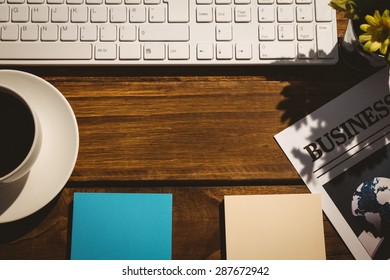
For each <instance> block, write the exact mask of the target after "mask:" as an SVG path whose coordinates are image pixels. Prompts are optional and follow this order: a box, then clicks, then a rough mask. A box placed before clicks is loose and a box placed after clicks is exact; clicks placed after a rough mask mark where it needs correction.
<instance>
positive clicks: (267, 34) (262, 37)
mask: <svg viewBox="0 0 390 280" xmlns="http://www.w3.org/2000/svg"><path fill="white" fill-rule="evenodd" d="M275 39H276V36H275V25H274V24H270V23H264V24H261V25H259V41H273V40H275Z"/></svg>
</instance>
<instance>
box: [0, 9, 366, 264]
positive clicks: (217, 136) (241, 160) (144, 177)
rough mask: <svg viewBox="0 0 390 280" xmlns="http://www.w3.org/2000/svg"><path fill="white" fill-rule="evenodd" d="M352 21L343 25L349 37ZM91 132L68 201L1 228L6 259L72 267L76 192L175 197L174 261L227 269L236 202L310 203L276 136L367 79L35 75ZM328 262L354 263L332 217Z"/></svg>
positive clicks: (178, 71)
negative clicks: (223, 213)
mask: <svg viewBox="0 0 390 280" xmlns="http://www.w3.org/2000/svg"><path fill="white" fill-rule="evenodd" d="M345 26H346V22H345V20H343V19H342V17H341V16H339V37H341V36H342V35H343V30H344V29H345ZM16 69H20V70H24V71H28V72H30V73H33V74H36V75H38V76H40V77H42V78H44V79H46V80H47V81H49V82H50V83H52V84H53V85H54V86H55V87H57V88H58V89H59V90H60V91H61V92H62V93H63V94H64V96H65V97H66V98H67V99H68V101H69V102H70V104H71V106H72V107H73V110H74V112H75V115H76V117H77V120H78V124H79V133H80V150H79V156H78V161H77V164H76V167H75V169H74V172H73V174H72V176H71V178H70V179H69V182H68V183H67V184H66V186H65V188H64V189H63V191H62V192H61V193H60V194H59V195H58V197H57V198H56V199H54V200H53V201H52V202H51V203H50V204H49V205H48V206H46V207H45V208H43V209H42V210H41V211H39V212H38V213H35V214H33V215H32V216H31V217H28V218H26V219H23V220H21V221H17V222H14V223H9V224H2V225H0V259H66V258H68V254H69V247H68V245H69V244H70V235H69V234H70V230H69V221H70V219H69V217H70V214H69V213H70V212H69V211H70V206H71V203H72V200H73V193H74V192H76V191H81V192H85V191H90V192H137V193H138V192H146V193H149V192H151V193H173V197H174V201H173V203H174V206H173V259H220V258H221V247H223V246H221V238H220V235H221V225H220V212H219V211H220V209H219V208H220V203H221V201H222V199H223V196H224V195H226V194H283V193H306V192H308V189H307V188H306V186H305V185H304V184H303V182H302V181H301V179H300V177H299V176H298V174H297V173H296V172H295V170H294V168H293V166H292V165H291V164H290V163H289V161H288V160H287V158H286V157H285V156H284V154H283V152H282V151H281V149H280V148H279V147H278V145H277V144H276V142H275V141H274V139H273V136H274V135H275V134H276V133H278V132H279V131H281V130H283V129H284V128H286V127H287V126H289V125H290V124H292V123H293V122H295V121H297V120H298V119H300V118H301V117H304V116H305V115H306V114H308V113H310V112H312V111H313V110H315V109H316V108H318V107H320V106H322V105H323V104H325V103H326V102H327V101H330V100H331V99H333V98H334V97H336V96H338V95H339V94H341V93H342V92H344V91H345V90H347V89H349V88H350V87H352V86H353V85H355V84H357V83H358V82H359V81H361V80H363V79H364V78H365V74H360V73H357V72H354V71H352V70H350V69H348V67H347V66H345V65H344V64H343V63H342V62H341V61H340V62H339V63H338V64H337V65H335V66H313V67H297V66H294V67H82V68H78V67H26V68H16ZM324 226H325V236H326V239H325V241H326V249H327V258H328V259H352V258H353V257H352V255H351V253H350V252H349V250H348V248H347V247H346V246H345V244H344V243H343V241H342V240H341V238H340V237H339V235H338V234H337V232H336V231H335V229H334V228H333V226H332V225H331V224H330V222H329V221H328V220H327V218H326V217H325V216H324Z"/></svg>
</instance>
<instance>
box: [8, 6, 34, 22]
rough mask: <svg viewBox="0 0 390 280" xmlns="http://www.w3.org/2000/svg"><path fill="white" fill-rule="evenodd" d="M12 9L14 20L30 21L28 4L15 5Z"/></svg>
mask: <svg viewBox="0 0 390 280" xmlns="http://www.w3.org/2000/svg"><path fill="white" fill-rule="evenodd" d="M11 11H12V12H11V19H12V21H13V22H28V21H29V19H30V17H29V13H30V8H29V7H28V6H15V7H13V8H12V9H11Z"/></svg>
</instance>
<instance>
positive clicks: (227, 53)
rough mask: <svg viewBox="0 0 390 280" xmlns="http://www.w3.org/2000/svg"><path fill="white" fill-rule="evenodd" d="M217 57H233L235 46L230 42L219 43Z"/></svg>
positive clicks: (226, 58) (224, 58) (225, 58)
mask: <svg viewBox="0 0 390 280" xmlns="http://www.w3.org/2000/svg"><path fill="white" fill-rule="evenodd" d="M217 59H223V60H229V59H233V46H232V44H229V43H225V44H224V43H221V44H217Z"/></svg>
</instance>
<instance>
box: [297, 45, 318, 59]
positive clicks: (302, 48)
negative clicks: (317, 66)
mask: <svg viewBox="0 0 390 280" xmlns="http://www.w3.org/2000/svg"><path fill="white" fill-rule="evenodd" d="M314 54H315V48H314V43H313V42H299V43H298V58H300V59H313V58H314V57H315V55H314Z"/></svg>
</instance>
